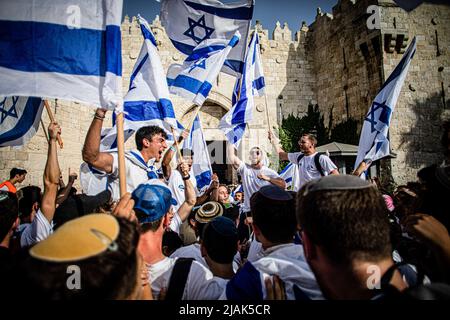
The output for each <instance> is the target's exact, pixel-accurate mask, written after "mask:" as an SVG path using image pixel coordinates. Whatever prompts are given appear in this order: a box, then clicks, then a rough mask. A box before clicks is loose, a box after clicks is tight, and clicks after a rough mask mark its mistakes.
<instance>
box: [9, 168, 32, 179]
mask: <svg viewBox="0 0 450 320" xmlns="http://www.w3.org/2000/svg"><path fill="white" fill-rule="evenodd" d="M25 173H28V172H27V170H25V169H19V168H12V169H11V171H10V172H9V178H10V179H12V178H14V177H15V176H16V175H19V176H21V175H23V174H25Z"/></svg>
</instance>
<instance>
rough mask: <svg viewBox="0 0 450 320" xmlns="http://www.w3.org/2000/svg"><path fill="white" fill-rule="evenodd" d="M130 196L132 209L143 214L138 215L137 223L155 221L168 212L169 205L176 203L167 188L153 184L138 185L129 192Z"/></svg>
mask: <svg viewBox="0 0 450 320" xmlns="http://www.w3.org/2000/svg"><path fill="white" fill-rule="evenodd" d="M131 198H132V199H133V200H134V209H138V210H140V211H142V212H143V213H144V214H145V216H139V215H138V220H139V223H149V222H153V221H156V220H158V219H160V218H161V217H162V216H164V215H165V214H166V213H167V212H169V209H170V206H171V205H176V204H177V201H176V200H175V199H174V198H172V192H171V191H170V189H169V188H167V187H164V186H161V185H154V184H152V185H149V184H141V185H139V186H138V187H137V188H136V189H135V190H134V191H133V193H132V194H131Z"/></svg>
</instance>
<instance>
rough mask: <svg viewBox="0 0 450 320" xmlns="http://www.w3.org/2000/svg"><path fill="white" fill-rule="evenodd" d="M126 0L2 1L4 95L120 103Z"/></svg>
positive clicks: (1, 81) (0, 47)
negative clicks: (121, 31) (122, 24)
mask: <svg viewBox="0 0 450 320" xmlns="http://www.w3.org/2000/svg"><path fill="white" fill-rule="evenodd" d="M121 18H122V0H92V1H86V0H59V1H53V0H40V1H33V0H17V1H0V93H1V94H2V95H6V96H27V97H28V96H31V97H46V98H58V99H64V100H69V101H78V102H81V103H86V104H92V105H95V106H97V107H102V108H108V109H114V108H115V107H116V105H121V104H122V92H121V91H122V82H121V81H122V53H121V35H120V21H121Z"/></svg>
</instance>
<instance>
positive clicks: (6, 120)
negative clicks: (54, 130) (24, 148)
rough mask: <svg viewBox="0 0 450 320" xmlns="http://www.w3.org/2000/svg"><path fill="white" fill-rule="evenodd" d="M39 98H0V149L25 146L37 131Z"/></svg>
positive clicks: (40, 102)
mask: <svg viewBox="0 0 450 320" xmlns="http://www.w3.org/2000/svg"><path fill="white" fill-rule="evenodd" d="M42 109H43V102H42V100H41V99H39V98H28V97H1V96H0V147H7V146H21V145H24V144H26V143H27V142H28V141H29V140H30V139H31V138H32V137H33V136H34V135H35V134H36V132H37V130H38V129H39V120H40V119H41V114H42Z"/></svg>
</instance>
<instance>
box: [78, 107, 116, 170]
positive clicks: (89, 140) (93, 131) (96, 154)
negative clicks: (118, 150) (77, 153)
mask: <svg viewBox="0 0 450 320" xmlns="http://www.w3.org/2000/svg"><path fill="white" fill-rule="evenodd" d="M105 115H106V110H104V109H97V110H96V111H95V116H94V119H93V120H92V123H91V126H90V127H89V130H88V133H87V135H86V140H85V141H84V146H83V152H82V155H83V160H84V161H86V162H87V163H89V164H90V165H91V166H93V167H95V168H97V169H99V170H102V171H104V172H106V173H111V172H112V168H113V157H112V155H111V154H109V153H107V152H100V136H101V132H102V125H103V119H104V118H105Z"/></svg>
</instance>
